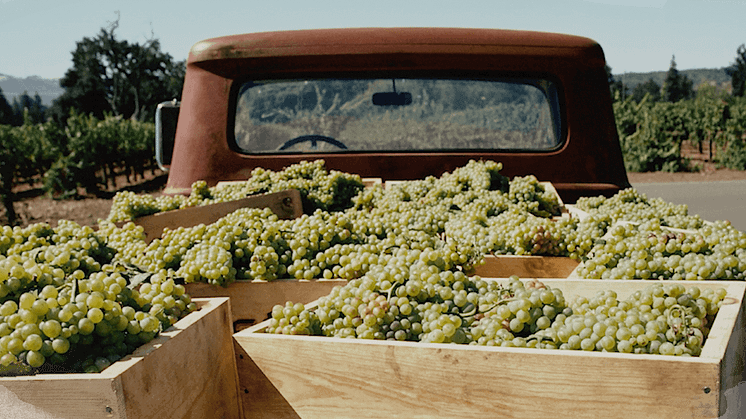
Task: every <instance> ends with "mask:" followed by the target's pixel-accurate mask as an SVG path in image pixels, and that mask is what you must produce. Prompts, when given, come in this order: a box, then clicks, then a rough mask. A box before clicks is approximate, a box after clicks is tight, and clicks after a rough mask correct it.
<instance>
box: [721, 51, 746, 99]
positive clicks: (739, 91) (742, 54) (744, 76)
mask: <svg viewBox="0 0 746 419" xmlns="http://www.w3.org/2000/svg"><path fill="white" fill-rule="evenodd" d="M725 72H726V73H727V74H728V75H729V76H730V80H731V86H732V87H733V96H739V97H742V96H744V95H746V45H744V44H741V46H739V47H738V49H737V50H736V62H735V63H733V64H732V65H731V66H730V67H728V68H726V69H725Z"/></svg>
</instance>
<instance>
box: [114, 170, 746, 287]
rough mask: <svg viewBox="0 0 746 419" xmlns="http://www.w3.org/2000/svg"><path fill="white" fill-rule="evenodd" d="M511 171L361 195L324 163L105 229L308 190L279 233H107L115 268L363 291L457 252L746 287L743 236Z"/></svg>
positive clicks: (212, 191) (205, 228) (466, 258)
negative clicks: (425, 254) (562, 191)
mask: <svg viewBox="0 0 746 419" xmlns="http://www.w3.org/2000/svg"><path fill="white" fill-rule="evenodd" d="M501 169H502V165H501V164H500V163H496V162H492V161H479V162H477V161H471V162H469V163H468V164H467V165H465V166H463V167H460V168H458V169H456V170H454V171H453V172H452V173H445V174H443V175H442V176H440V177H437V178H436V177H432V176H431V177H427V178H425V179H420V180H414V181H402V182H397V183H395V184H393V185H391V186H389V187H386V188H383V187H382V186H381V185H380V184H379V185H374V186H371V187H367V188H364V187H363V182H362V180H361V179H360V177H359V176H357V175H352V174H347V173H340V172H336V171H328V170H326V169H325V168H324V162H323V160H317V161H314V162H302V163H299V164H295V165H291V166H288V167H287V168H286V169H284V170H282V171H279V172H273V171H270V170H264V169H255V170H254V172H253V174H252V176H251V177H250V178H249V179H248V180H247V181H245V182H235V183H232V184H230V185H229V186H225V187H212V188H208V187H206V185H205V184H204V182H197V183H195V185H193V191H192V194H191V195H190V196H188V197H184V196H181V197H158V198H153V197H150V196H137V195H134V194H130V193H120V194H117V196H116V197H115V199H114V203H113V205H112V209H111V214H110V216H109V220H108V221H112V222H113V221H121V220H127V219H132V218H133V217H135V216H136V215H140V214H150V213H154V212H159V211H165V210H168V209H171V208H183V207H185V206H194V205H205V204H209V203H214V202H223V201H228V200H235V199H240V198H243V197H245V196H246V195H247V194H253V193H265V192H275V191H278V190H281V189H282V188H290V187H294V188H298V189H299V190H300V192H301V196H302V197H303V201H304V209H305V210H306V214H305V215H304V216H303V217H301V218H298V219H292V220H281V219H278V218H277V217H276V216H274V215H273V214H272V213H271V212H270V211H269V210H266V209H264V210H262V209H242V210H239V211H237V212H234V213H232V214H230V215H228V216H226V217H224V218H222V219H220V220H218V221H217V222H215V223H213V224H210V225H198V226H194V227H189V228H176V227H174V228H173V229H170V230H167V231H165V232H164V233H163V235H162V236H161V237H160V238H157V239H155V240H153V241H151V242H150V243H146V242H145V241H144V239H143V236H142V233H141V232H138V229H137V228H136V227H135V226H133V225H132V224H128V225H125V226H124V227H123V229H115V228H113V227H110V226H107V225H105V226H104V227H103V228H104V229H106V230H107V231H110V232H111V233H110V235H109V239H108V241H107V243H108V244H109V245H110V246H111V247H112V248H114V249H116V250H117V255H116V256H115V259H116V260H120V261H122V262H123V263H128V264H132V265H135V266H137V267H139V268H140V269H142V270H144V271H148V272H152V273H161V274H163V275H165V276H167V277H172V278H173V277H176V278H183V279H184V280H185V281H186V282H207V283H211V284H219V285H226V284H229V283H231V282H233V281H235V280H256V279H259V280H273V279H277V278H295V279H313V278H327V279H328V278H339V279H353V278H359V277H361V276H362V275H363V274H365V272H367V270H368V269H369V268H370V266H371V265H374V264H376V263H378V262H377V260H379V259H380V258H381V257H383V256H385V255H386V254H387V253H391V251H392V249H395V248H400V247H406V248H413V249H420V250H423V249H425V248H428V247H429V248H433V249H441V248H446V249H449V250H450V251H451V252H453V254H455V255H456V256H454V257H455V258H456V259H454V262H457V264H458V265H459V266H460V268H461V269H463V270H468V269H469V268H470V267H473V266H474V265H476V264H479V263H480V261H481V260H482V259H483V258H484V256H486V255H537V256H560V257H568V258H572V259H575V260H578V261H580V262H582V263H581V266H579V268H578V269H577V270H576V272H575V275H577V276H578V277H581V278H603V279H622V278H641V279H648V278H651V279H657V278H660V279H744V272H745V271H746V253H745V252H746V234H744V233H743V232H740V231H738V230H736V229H734V228H733V227H732V226H731V225H730V224H729V223H727V222H724V221H718V222H714V223H709V222H705V221H703V220H702V219H701V218H700V217H699V216H696V215H689V214H688V213H687V208H686V206H685V205H674V204H671V203H667V202H664V201H663V200H661V199H648V198H647V197H646V196H645V195H642V194H639V193H638V192H637V191H635V190H634V189H627V190H624V191H621V192H620V193H618V194H617V195H615V196H614V197H611V198H603V197H596V198H581V199H580V200H578V202H577V203H576V204H575V206H574V208H575V209H577V210H578V211H577V212H580V213H582V214H583V216H576V215H573V216H568V215H567V214H566V213H564V214H563V212H562V204H561V201H560V200H559V198H558V196H557V195H556V193H553V192H552V191H549V190H547V189H546V188H545V187H544V186H543V185H542V184H541V183H540V182H538V180H537V179H536V178H535V177H533V176H525V177H515V178H513V179H508V178H506V177H505V176H503V175H501V174H500V170H501Z"/></svg>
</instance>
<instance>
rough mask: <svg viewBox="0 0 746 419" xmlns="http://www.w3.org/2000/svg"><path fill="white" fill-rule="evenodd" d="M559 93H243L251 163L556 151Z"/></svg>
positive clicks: (389, 85) (483, 85)
mask: <svg viewBox="0 0 746 419" xmlns="http://www.w3.org/2000/svg"><path fill="white" fill-rule="evenodd" d="M556 90H557V89H556V87H555V85H554V84H553V83H552V82H550V81H548V80H541V79H507V80H462V79H451V80H447V79H399V78H397V79H323V80H319V79H314V80H256V81H249V82H245V83H243V84H242V85H241V86H240V88H239V91H238V95H237V99H236V100H237V103H236V114H235V125H234V134H235V146H236V148H237V149H238V150H240V151H242V152H244V153H248V154H261V153H272V154H280V153H332V152H342V153H343V152H384V151H395V152H408V151H411V152H417V151H428V152H437V151H447V152H453V151H455V150H464V151H468V150H480V151H484V150H499V151H511V150H513V151H524V150H529V151H549V150H554V149H556V148H558V147H559V146H560V145H561V142H562V139H561V138H562V137H561V132H562V127H561V125H560V119H561V118H560V117H559V115H560V112H559V101H558V95H557V91H556Z"/></svg>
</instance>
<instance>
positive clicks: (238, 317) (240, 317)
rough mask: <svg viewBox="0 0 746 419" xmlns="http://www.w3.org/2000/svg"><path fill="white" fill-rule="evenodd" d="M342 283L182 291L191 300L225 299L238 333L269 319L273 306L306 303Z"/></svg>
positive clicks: (241, 284)
mask: <svg viewBox="0 0 746 419" xmlns="http://www.w3.org/2000/svg"><path fill="white" fill-rule="evenodd" d="M346 283H347V281H346V280H344V279H330V280H325V279H314V280H310V281H305V280H295V279H277V280H274V281H260V280H255V281H236V282H233V283H230V284H228V286H226V287H220V286H215V285H210V284H205V283H191V284H186V285H185V287H186V293H187V294H189V295H190V296H191V297H203V298H206V297H229V298H230V300H231V312H232V314H233V326H234V328H235V329H236V330H240V329H242V328H244V327H246V326H249V325H252V324H255V323H259V322H261V321H264V320H265V319H267V318H269V313H270V312H271V311H272V307H274V305H275V304H285V302H286V301H292V302H294V303H310V302H312V301H314V300H316V299H318V298H320V297H323V296H325V295H328V294H329V293H330V292H331V290H332V288H333V287H334V286H336V285H340V286H341V285H344V284H346Z"/></svg>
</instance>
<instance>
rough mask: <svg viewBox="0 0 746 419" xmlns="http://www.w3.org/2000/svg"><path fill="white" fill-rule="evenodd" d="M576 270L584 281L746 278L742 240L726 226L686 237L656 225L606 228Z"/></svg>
mask: <svg viewBox="0 0 746 419" xmlns="http://www.w3.org/2000/svg"><path fill="white" fill-rule="evenodd" d="M608 233H609V234H607V235H606V236H605V237H604V239H603V240H599V241H598V242H597V243H596V244H595V245H594V247H593V249H592V250H591V252H589V254H588V256H587V258H586V260H584V262H583V264H582V265H581V266H580V267H579V269H578V275H579V276H580V277H581V278H590V279H599V278H601V279H673V280H682V279H684V280H703V279H738V280H743V279H744V277H745V272H746V234H744V233H743V232H740V231H738V230H736V229H734V228H733V227H732V226H731V225H730V224H729V223H727V222H716V223H713V224H711V225H705V226H703V227H702V228H700V229H697V230H691V231H681V230H670V229H666V228H665V227H664V226H661V225H660V224H659V223H658V222H657V220H653V221H648V222H644V223H642V224H640V225H635V224H631V223H627V224H623V225H616V226H614V227H613V228H611V229H610V230H609V232H608Z"/></svg>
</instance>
